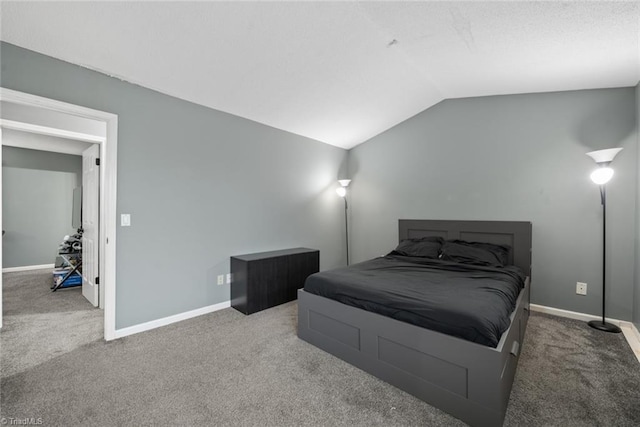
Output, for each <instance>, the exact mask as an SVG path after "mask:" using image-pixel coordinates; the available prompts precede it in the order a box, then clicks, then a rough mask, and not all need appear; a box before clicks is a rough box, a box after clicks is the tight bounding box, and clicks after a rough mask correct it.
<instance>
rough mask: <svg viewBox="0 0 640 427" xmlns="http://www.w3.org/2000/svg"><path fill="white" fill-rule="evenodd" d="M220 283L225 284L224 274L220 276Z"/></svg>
mask: <svg viewBox="0 0 640 427" xmlns="http://www.w3.org/2000/svg"><path fill="white" fill-rule="evenodd" d="M218 285H224V274H220V275H219V276H218Z"/></svg>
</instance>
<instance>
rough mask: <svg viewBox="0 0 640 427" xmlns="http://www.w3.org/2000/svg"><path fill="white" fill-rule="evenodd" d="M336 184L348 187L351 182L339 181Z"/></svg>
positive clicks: (347, 180)
mask: <svg viewBox="0 0 640 427" xmlns="http://www.w3.org/2000/svg"><path fill="white" fill-rule="evenodd" d="M338 182H339V183H340V185H342V186H343V187H348V186H349V183H350V182H351V180H350V179H339V180H338Z"/></svg>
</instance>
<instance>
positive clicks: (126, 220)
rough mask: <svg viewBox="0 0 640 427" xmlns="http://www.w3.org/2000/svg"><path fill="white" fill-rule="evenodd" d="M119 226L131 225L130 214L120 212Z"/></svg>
mask: <svg viewBox="0 0 640 427" xmlns="http://www.w3.org/2000/svg"><path fill="white" fill-rule="evenodd" d="M120 226H122V227H130V226H131V214H121V215H120Z"/></svg>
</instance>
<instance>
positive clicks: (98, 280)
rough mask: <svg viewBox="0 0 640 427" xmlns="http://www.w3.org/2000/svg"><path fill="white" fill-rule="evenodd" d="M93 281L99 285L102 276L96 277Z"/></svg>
mask: <svg viewBox="0 0 640 427" xmlns="http://www.w3.org/2000/svg"><path fill="white" fill-rule="evenodd" d="M93 283H94V284H96V285H99V284H100V278H99V277H96V280H95V281H94V282H93Z"/></svg>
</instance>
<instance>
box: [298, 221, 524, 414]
mask: <svg viewBox="0 0 640 427" xmlns="http://www.w3.org/2000/svg"><path fill="white" fill-rule="evenodd" d="M531 229H532V227H531V223H529V222H519V221H442V220H400V221H399V240H400V241H402V240H404V239H415V238H421V237H427V236H438V237H441V238H443V239H447V240H450V239H460V240H464V241H473V242H487V243H492V244H499V245H509V246H510V247H511V248H512V249H511V251H509V253H508V260H507V263H508V264H511V265H515V266H517V267H519V269H520V270H522V272H523V273H524V275H525V276H526V278H525V280H524V282H523V286H522V289H521V290H520V292H519V293H518V294H517V296H516V301H515V308H514V310H513V311H512V312H511V314H510V315H509V316H508V319H509V322H508V323H509V324H508V326H507V329H506V330H505V331H504V332H503V333H502V334H501V335H500V336H499V339H498V340H497V344H495V346H492V345H486V343H485V344H482V343H480V342H474V341H470V340H469V338H468V337H467V338H466V339H465V338H461V337H459V336H453V335H448V334H446V333H443V332H438V331H436V330H432V329H426V328H424V327H421V326H418V325H416V324H412V323H409V322H408V321H403V320H398V319H394V318H392V317H389V316H388V315H383V314H378V313H375V312H371V311H367V310H365V309H363V308H360V307H356V306H352V305H348V304H345V303H342V302H338V301H336V300H333V299H330V298H327V297H324V296H320V295H316V294H313V293H310V292H307V291H305V290H304V289H300V290H299V291H298V336H299V337H300V338H301V339H303V340H304V341H307V342H309V343H311V344H313V345H315V346H316V347H318V348H320V349H322V350H324V351H327V352H329V353H331V354H333V355H334V356H337V357H339V358H340V359H342V360H344V361H346V362H348V363H350V364H352V365H354V366H356V367H358V368H360V369H362V370H364V371H366V372H368V373H370V374H372V375H374V376H376V377H378V378H380V379H382V380H384V381H386V382H388V383H390V384H392V385H394V386H396V387H398V388H400V389H402V390H404V391H406V392H408V393H410V394H412V395H414V396H416V397H418V398H419V399H421V400H423V401H425V402H427V403H429V404H431V405H433V406H435V407H437V408H440V409H442V410H443V411H445V412H447V413H449V414H451V415H453V416H455V417H457V418H459V419H461V420H462V421H464V422H466V423H468V424H470V425H472V426H499V425H502V422H503V420H504V416H505V413H506V409H507V404H508V402H509V394H510V392H511V385H512V383H513V379H514V376H515V371H516V367H517V364H518V359H519V356H520V347H521V345H522V342H523V339H524V335H525V330H526V325H527V320H528V318H529V294H530V276H531ZM320 274H323V273H320ZM405 320H407V319H405Z"/></svg>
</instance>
